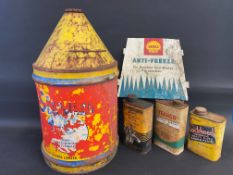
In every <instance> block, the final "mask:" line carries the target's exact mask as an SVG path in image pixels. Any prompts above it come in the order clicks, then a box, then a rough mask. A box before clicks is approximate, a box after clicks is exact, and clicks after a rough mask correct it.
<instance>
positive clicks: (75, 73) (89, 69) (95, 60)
mask: <svg viewBox="0 0 233 175" xmlns="http://www.w3.org/2000/svg"><path fill="white" fill-rule="evenodd" d="M116 76H118V68H117V62H116V61H115V60H114V59H113V57H112V55H111V54H110V53H109V51H108V49H107V48H106V46H105V45H104V43H103V42H102V41H101V39H100V37H99V36H98V34H97V33H96V32H95V30H94V28H93V27H92V25H91V24H90V22H89V21H88V19H87V18H86V16H85V14H84V13H83V12H82V11H81V10H79V9H67V10H65V13H64V14H63V16H62V18H61V19H60V21H59V22H58V24H57V26H56V28H55V29H54V31H53V33H52V35H51V37H50V38H49V40H48V42H47V43H46V45H45V47H44V48H43V50H42V52H41V53H40V55H39V57H38V59H37V60H36V62H35V63H33V78H34V80H36V81H42V82H43V81H45V80H46V81H49V82H52V83H54V82H56V81H60V80H61V81H62V80H66V79H68V80H77V79H78V81H79V82H84V83H85V79H87V80H86V81H87V82H92V81H94V79H95V78H96V77H100V78H102V79H107V78H109V77H110V79H111V78H113V77H116ZM50 80H51V81H50ZM55 84H56V83H55Z"/></svg>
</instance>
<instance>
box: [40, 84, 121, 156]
mask: <svg viewBox="0 0 233 175" xmlns="http://www.w3.org/2000/svg"><path fill="white" fill-rule="evenodd" d="M116 83H117V82H116V80H112V81H107V82H104V83H98V84H93V85H88V86H51V85H44V84H40V83H36V88H37V93H38V98H39V105H40V115H41V125H42V133H43V144H42V146H43V149H44V151H45V153H46V154H48V155H49V156H50V157H52V158H54V159H59V160H65V161H79V160H87V159H90V158H95V157H96V156H101V155H102V154H107V153H108V152H109V151H110V152H112V151H113V149H114V148H115V147H116V145H117V141H118V136H117V89H116ZM103 156H104V155H103Z"/></svg>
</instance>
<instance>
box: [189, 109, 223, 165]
mask: <svg viewBox="0 0 233 175" xmlns="http://www.w3.org/2000/svg"><path fill="white" fill-rule="evenodd" d="M225 127H226V118H225V117H223V116H221V115H218V114H215V113H212V112H208V111H207V109H206V108H204V107H196V108H195V109H193V110H192V111H191V112H190V127H189V137H188V149H189V150H191V151H192V152H194V153H196V154H198V155H199V156H202V157H204V158H206V159H208V160H210V161H217V160H218V159H219V158H220V157H221V151H222V143H223V138H224V132H225Z"/></svg>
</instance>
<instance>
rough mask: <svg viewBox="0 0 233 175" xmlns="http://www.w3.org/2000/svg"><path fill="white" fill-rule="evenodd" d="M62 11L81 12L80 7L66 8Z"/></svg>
mask: <svg viewBox="0 0 233 175" xmlns="http://www.w3.org/2000/svg"><path fill="white" fill-rule="evenodd" d="M64 12H75V13H83V11H82V9H77V8H66V9H65V10H64Z"/></svg>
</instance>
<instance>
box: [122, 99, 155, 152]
mask: <svg viewBox="0 0 233 175" xmlns="http://www.w3.org/2000/svg"><path fill="white" fill-rule="evenodd" d="M152 121H153V118H152V110H151V115H150V112H149V113H148V114H147V115H145V112H144V110H141V109H138V108H136V107H134V106H131V105H129V104H127V103H125V104H124V131H125V135H126V136H125V143H126V144H127V145H129V146H131V147H132V148H133V149H136V150H138V151H141V152H145V153H146V152H148V151H149V149H150V147H151V137H152V123H153V122H152Z"/></svg>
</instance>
